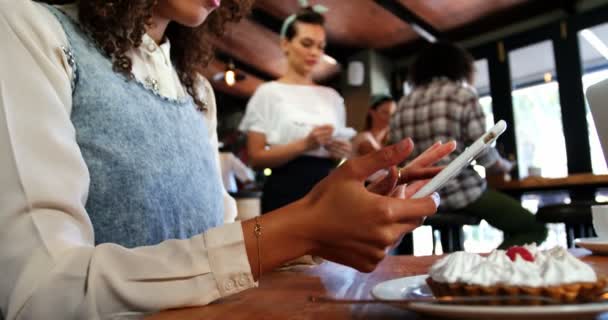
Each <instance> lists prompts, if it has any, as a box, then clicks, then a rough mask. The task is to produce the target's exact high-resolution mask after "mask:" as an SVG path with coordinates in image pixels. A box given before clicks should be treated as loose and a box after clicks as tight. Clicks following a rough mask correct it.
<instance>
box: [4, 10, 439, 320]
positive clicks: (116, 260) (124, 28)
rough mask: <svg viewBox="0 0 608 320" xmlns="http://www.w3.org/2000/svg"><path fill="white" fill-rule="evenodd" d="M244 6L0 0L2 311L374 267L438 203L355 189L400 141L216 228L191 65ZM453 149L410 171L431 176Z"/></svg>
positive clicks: (144, 307)
mask: <svg viewBox="0 0 608 320" xmlns="http://www.w3.org/2000/svg"><path fill="white" fill-rule="evenodd" d="M250 2H251V1H248V0H223V1H222V3H221V5H220V1H219V0H81V1H79V2H76V3H73V4H66V5H50V4H43V3H38V2H33V1H31V0H20V1H0V43H2V46H3V48H2V50H0V167H1V168H2V171H0V180H1V181H2V183H1V184H0V269H1V270H2V271H3V275H2V277H0V318H5V319H17V318H18V319H99V318H104V319H106V318H118V317H120V316H122V315H126V314H129V312H153V311H156V310H161V309H167V308H177V307H183V306H195V305H204V304H207V303H209V302H212V301H214V300H216V299H218V298H220V297H223V296H227V295H231V294H234V293H237V292H239V291H242V290H244V289H246V288H250V287H253V286H255V280H256V279H257V278H258V277H259V276H260V275H261V274H262V273H264V272H266V271H269V270H272V269H273V268H275V267H276V266H278V265H280V264H282V263H284V262H286V261H289V260H291V259H294V258H297V257H299V256H302V255H305V254H315V255H319V256H322V257H325V258H327V259H330V260H333V261H336V262H340V263H344V264H348V265H350V266H353V267H355V268H357V269H359V270H364V271H371V270H372V269H373V268H374V267H375V266H376V264H377V263H378V262H379V261H380V260H381V259H382V257H383V256H384V254H385V248H386V247H387V246H389V245H391V244H392V243H393V242H394V241H396V240H397V239H398V238H399V237H400V236H401V234H402V233H404V232H408V231H410V230H412V229H413V228H415V227H416V226H417V225H418V224H419V223H420V219H421V217H423V216H425V215H428V214H432V213H433V212H434V211H435V210H436V207H437V201H434V199H433V197H427V198H424V199H417V200H409V199H400V198H404V197H407V195H409V194H411V193H412V192H414V191H415V189H417V188H418V187H419V186H420V185H421V183H418V184H412V185H411V186H410V187H409V188H408V189H406V188H405V187H403V186H399V187H396V185H397V183H401V182H402V181H397V180H398V179H397V174H396V172H397V171H396V169H391V172H392V175H389V177H388V178H386V179H385V180H383V181H382V183H379V184H376V185H375V186H373V188H370V189H366V188H365V187H364V186H363V180H364V179H365V177H366V176H367V175H369V174H370V173H371V172H375V171H376V170H378V169H380V168H388V167H391V168H392V167H393V166H394V165H395V164H396V163H399V162H401V161H403V160H404V158H405V157H407V156H408V154H409V153H410V152H411V150H412V148H413V145H412V142H411V141H410V140H404V141H402V142H400V143H398V144H396V145H394V146H391V147H388V148H386V149H384V150H382V151H381V152H378V153H375V154H371V155H369V156H366V157H364V158H360V159H354V160H352V161H349V162H348V163H347V164H345V165H344V166H342V167H341V168H340V169H339V170H336V171H335V172H334V174H332V175H331V176H330V177H328V178H327V179H325V180H324V181H323V182H321V183H320V184H319V185H318V186H317V187H315V189H314V190H312V191H311V192H310V193H309V194H308V195H307V196H306V197H304V198H303V199H302V200H301V201H298V202H296V203H294V204H292V205H290V206H287V207H284V208H280V209H278V210H276V211H275V212H273V213H270V214H268V215H265V216H264V217H260V218H258V219H254V220H251V221H245V222H242V223H234V222H233V223H228V222H232V220H233V219H234V216H235V215H236V214H235V213H236V212H235V210H236V208H235V205H234V201H233V200H232V199H231V198H230V197H229V196H228V195H227V194H226V193H225V191H223V188H222V183H221V180H220V174H219V170H218V160H217V157H218V154H217V147H216V144H217V136H216V133H215V127H216V119H215V115H216V106H215V99H214V96H213V91H212V90H211V87H210V86H209V83H208V82H207V81H206V80H205V79H204V78H202V77H201V76H199V75H198V73H197V71H196V70H198V68H200V67H204V66H205V65H206V64H207V63H208V62H209V59H210V58H211V56H212V52H211V47H210V46H209V42H208V38H209V37H213V36H218V35H220V34H221V33H222V31H223V29H224V25H225V23H226V22H231V21H238V20H239V19H240V18H241V17H242V16H243V15H244V14H245V13H246V12H247V10H248V9H249V7H250V5H251V3H250ZM449 152H450V150H435V151H434V152H432V153H427V154H426V155H425V156H423V157H422V160H424V161H423V162H418V165H413V166H410V167H408V168H407V169H406V170H408V172H407V174H406V175H405V176H407V177H410V178H424V177H428V176H430V175H432V174H434V173H435V172H436V171H437V169H436V168H434V167H429V164H430V163H432V162H434V161H437V160H438V159H440V158H441V157H443V156H444V155H445V154H447V153H449ZM386 195H390V196H386ZM435 200H436V199H435ZM286 211H288V212H289V214H283V213H281V212H286ZM318 221H324V223H323V224H318V223H317V222H318ZM360 226H365V228H361V227H360ZM277 243H280V244H281V245H280V246H277V245H276V244H277ZM273 244H274V245H273Z"/></svg>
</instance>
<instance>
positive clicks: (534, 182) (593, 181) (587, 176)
mask: <svg viewBox="0 0 608 320" xmlns="http://www.w3.org/2000/svg"><path fill="white" fill-rule="evenodd" d="M489 184H490V185H491V186H492V188H494V189H497V190H501V191H510V190H513V191H524V192H526V191H543V190H559V189H572V188H579V187H588V188H602V187H608V175H606V174H593V173H578V174H571V175H568V176H567V177H563V178H543V177H526V178H524V179H521V180H511V181H497V180H489Z"/></svg>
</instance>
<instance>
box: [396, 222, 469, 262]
mask: <svg viewBox="0 0 608 320" xmlns="http://www.w3.org/2000/svg"><path fill="white" fill-rule="evenodd" d="M480 222H481V219H479V218H476V217H472V216H468V215H463V214H456V213H450V212H438V213H437V214H435V215H432V216H430V217H427V218H426V219H425V220H424V225H425V226H430V227H431V228H432V230H433V231H432V233H433V252H435V248H436V247H437V243H436V241H435V236H434V232H435V230H439V234H440V239H441V248H442V249H443V252H444V253H450V252H454V251H460V250H463V239H462V227H463V226H465V225H479V223H480ZM395 253H396V254H407V255H410V254H413V253H414V240H413V236H412V233H409V234H407V235H405V236H404V238H403V240H402V241H401V244H400V245H399V247H397V249H396V251H395Z"/></svg>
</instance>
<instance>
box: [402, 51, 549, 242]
mask: <svg viewBox="0 0 608 320" xmlns="http://www.w3.org/2000/svg"><path fill="white" fill-rule="evenodd" d="M474 72H475V70H474V62H473V58H472V56H471V55H470V54H469V53H468V52H466V51H465V50H463V49H461V48H460V47H458V46H455V45H453V44H450V43H445V42H439V43H433V44H430V45H429V47H427V48H426V49H425V50H423V51H422V52H421V53H420V54H419V56H418V57H417V58H416V60H415V61H414V63H413V65H412V66H411V69H410V76H409V81H410V82H411V85H412V86H413V90H412V92H411V93H410V94H408V95H406V96H404V97H403V98H402V99H401V101H400V102H399V106H398V108H397V112H396V113H395V114H394V115H393V117H392V120H391V137H392V138H394V139H395V140H399V139H403V138H404V137H410V138H412V139H413V140H414V141H415V142H416V145H415V149H414V152H413V156H416V155H418V154H420V153H421V152H423V151H424V150H426V149H427V148H429V147H430V146H431V145H433V144H434V143H435V142H436V141H448V140H455V141H457V142H458V146H457V148H456V151H454V152H453V153H452V154H451V155H449V156H448V157H446V158H445V159H443V160H442V161H441V162H440V163H438V165H447V164H448V163H449V162H450V161H452V160H454V159H455V158H456V157H458V155H460V154H461V153H462V152H463V151H464V149H465V148H466V147H467V146H469V145H471V144H472V143H473V142H475V140H477V139H478V138H479V137H481V136H482V135H483V134H484V133H485V131H486V125H485V115H484V113H483V110H482V108H481V105H480V104H479V101H478V96H477V92H476V90H475V89H474V87H473V86H472V85H471V84H472V82H473V81H472V79H473V76H474ZM477 164H480V165H482V166H484V167H485V168H486V169H487V170H488V172H489V173H506V172H509V171H510V170H511V169H512V164H511V163H510V162H509V161H507V160H505V159H503V158H502V157H501V156H500V155H499V153H498V152H497V150H496V149H495V148H491V149H489V150H488V151H487V152H485V153H484V154H482V155H481V156H480V157H479V158H478V159H477ZM440 194H441V199H442V201H441V207H440V210H443V211H450V212H453V213H458V214H465V215H472V216H475V217H478V218H481V219H485V220H486V221H487V222H488V223H489V224H490V225H492V226H493V227H495V228H497V229H499V230H501V231H503V233H504V240H503V242H502V243H501V245H500V246H499V248H507V247H509V246H512V245H522V244H525V243H532V242H536V243H538V244H540V243H541V242H543V241H544V240H545V238H546V237H547V229H546V227H545V226H544V225H543V224H541V223H539V222H537V221H536V219H535V218H534V215H533V214H532V213H531V212H529V211H528V210H526V209H524V208H523V207H522V206H521V204H520V202H519V201H517V200H515V199H513V198H511V197H509V196H507V195H505V194H503V193H500V192H498V191H495V190H492V189H488V188H487V183H486V180H485V179H484V178H482V177H481V176H480V175H479V174H478V173H477V172H476V171H475V170H474V169H473V167H472V166H468V167H467V168H465V169H464V170H463V171H462V172H461V173H460V174H459V175H458V176H457V177H456V178H454V179H452V180H450V181H449V182H448V183H447V184H446V185H445V186H444V187H443V188H442V189H441V190H440Z"/></svg>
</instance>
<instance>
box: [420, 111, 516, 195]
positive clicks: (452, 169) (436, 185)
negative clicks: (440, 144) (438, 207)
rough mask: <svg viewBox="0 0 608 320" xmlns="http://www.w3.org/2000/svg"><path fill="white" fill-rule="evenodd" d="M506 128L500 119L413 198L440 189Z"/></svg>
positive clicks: (505, 124)
mask: <svg viewBox="0 0 608 320" xmlns="http://www.w3.org/2000/svg"><path fill="white" fill-rule="evenodd" d="M506 129H507V123H506V122H505V121H504V120H500V121H498V122H497V123H496V124H495V125H494V127H492V129H490V130H488V132H486V133H485V134H484V135H482V136H481V137H480V138H479V139H477V141H475V142H474V143H473V144H472V145H470V146H469V147H468V148H466V149H465V150H464V152H463V153H461V154H460V155H459V156H458V157H457V158H456V159H454V161H452V162H450V164H449V165H448V166H447V167H445V168H444V169H443V170H441V172H439V173H438V174H437V175H436V176H435V177H433V179H431V181H429V183H427V184H426V185H425V186H424V187H422V188H421V189H420V190H418V192H416V193H415V194H414V195H413V196H412V199H417V198H424V197H426V196H429V195H431V194H432V193H433V192H435V191H437V190H439V189H440V188H441V187H443V185H444V184H445V183H446V182H448V181H449V180H450V179H452V178H454V177H455V176H456V175H458V174H459V173H460V171H462V169H464V168H466V166H468V165H469V164H470V163H471V161H473V160H475V158H477V156H479V155H480V154H481V153H482V152H483V151H485V150H486V149H487V148H488V147H490V146H491V145H492V143H494V141H496V139H497V138H498V136H500V135H501V134H502V133H503V132H505V130H506Z"/></svg>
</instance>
